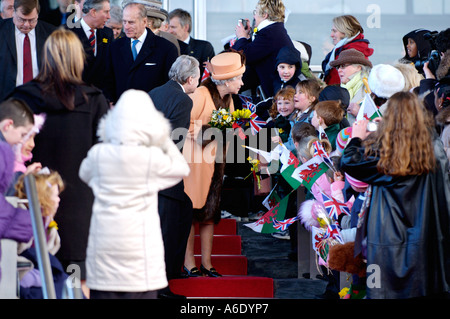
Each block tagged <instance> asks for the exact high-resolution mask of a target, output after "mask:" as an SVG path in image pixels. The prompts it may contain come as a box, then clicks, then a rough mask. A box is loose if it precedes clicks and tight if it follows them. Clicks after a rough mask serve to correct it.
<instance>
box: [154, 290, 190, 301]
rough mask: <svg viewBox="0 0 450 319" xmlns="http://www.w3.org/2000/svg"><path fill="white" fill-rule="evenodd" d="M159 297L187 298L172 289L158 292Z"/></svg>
mask: <svg viewBox="0 0 450 319" xmlns="http://www.w3.org/2000/svg"><path fill="white" fill-rule="evenodd" d="M158 299H186V296H183V295H177V294H174V293H173V292H171V291H167V292H161V293H158Z"/></svg>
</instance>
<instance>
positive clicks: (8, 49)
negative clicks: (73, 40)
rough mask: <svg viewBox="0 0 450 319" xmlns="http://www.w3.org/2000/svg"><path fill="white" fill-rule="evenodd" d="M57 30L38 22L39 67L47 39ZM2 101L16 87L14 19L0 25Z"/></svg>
mask: <svg viewBox="0 0 450 319" xmlns="http://www.w3.org/2000/svg"><path fill="white" fill-rule="evenodd" d="M55 29H56V27H55V26H53V25H51V24H49V23H46V22H44V21H38V23H37V24H36V27H35V32H36V50H37V61H38V66H39V67H40V66H41V53H42V48H43V47H44V43H45V40H46V39H47V37H48V36H49V35H50V33H52V32H53V31H54V30H55ZM0 34H1V35H2V37H3V39H2V41H0V101H3V100H4V99H5V98H6V97H7V96H8V95H9V94H10V93H11V92H12V91H13V90H14V88H15V87H16V77H17V52H16V36H15V26H14V23H13V21H12V18H10V19H6V20H3V21H2V23H1V24H0Z"/></svg>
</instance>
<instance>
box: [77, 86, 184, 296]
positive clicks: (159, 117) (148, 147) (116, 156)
mask: <svg viewBox="0 0 450 319" xmlns="http://www.w3.org/2000/svg"><path fill="white" fill-rule="evenodd" d="M170 132H171V127H170V123H169V121H168V120H167V119H166V118H165V117H164V115H163V114H162V113H160V112H159V111H157V110H156V108H155V106H154V105H153V102H152V100H151V99H150V97H149V95H148V94H147V93H146V92H142V91H138V90H128V91H126V92H125V93H123V94H122V96H121V97H120V99H119V101H118V102H117V104H116V105H115V107H114V108H113V109H112V110H110V111H109V113H108V114H107V115H106V117H104V118H103V120H102V121H101V123H100V126H99V131H98V135H99V137H100V140H101V141H102V143H99V144H96V145H95V146H93V147H92V148H91V149H90V150H89V152H88V154H87V157H86V158H85V159H84V160H83V161H82V163H81V166H80V170H79V175H80V178H81V180H83V181H84V182H85V183H86V184H88V185H89V186H90V187H91V188H92V191H93V193H94V196H95V201H94V206H93V210H92V219H91V227H90V231H89V239H88V246H87V252H86V253H87V257H86V270H87V277H86V279H87V281H86V284H87V286H88V287H89V289H90V298H91V299H115V298H122V299H125V298H126V299H134V298H142V299H156V297H157V292H158V290H160V289H162V288H165V287H167V286H168V282H167V277H166V270H165V261H164V244H163V238H162V233H161V226H160V218H159V214H158V192H159V191H160V190H163V189H166V188H169V187H171V186H173V185H176V184H178V183H179V182H180V181H181V180H182V178H183V177H184V176H187V175H188V174H189V166H188V164H187V163H186V160H185V159H184V157H183V155H182V154H181V153H180V151H179V150H178V148H177V147H176V146H175V144H174V143H173V141H172V139H171V137H170Z"/></svg>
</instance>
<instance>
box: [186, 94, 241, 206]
mask: <svg viewBox="0 0 450 319" xmlns="http://www.w3.org/2000/svg"><path fill="white" fill-rule="evenodd" d="M190 97H191V98H192V100H193V102H194V103H193V107H192V111H191V122H190V125H189V131H188V134H187V136H186V142H185V144H184V147H183V155H184V158H185V159H186V161H187V162H188V164H189V168H190V174H189V176H187V177H185V178H184V191H185V192H186V194H187V195H188V196H189V198H190V199H191V201H192V204H193V207H194V208H195V209H201V208H203V207H204V206H205V203H206V198H207V196H208V192H209V188H210V185H211V178H212V176H213V174H214V163H215V161H214V159H215V155H216V148H217V142H211V143H209V144H208V145H207V146H204V147H202V146H201V145H200V144H199V143H197V138H198V134H201V133H202V130H201V128H202V126H203V125H207V124H208V123H209V121H210V119H211V114H212V112H213V110H215V109H216V107H215V105H214V102H213V100H212V97H211V94H210V93H209V91H208V89H207V88H206V87H203V86H201V87H198V88H197V89H196V90H195V92H194V93H192V94H191V95H190ZM233 111H234V105H233V104H231V105H230V112H233Z"/></svg>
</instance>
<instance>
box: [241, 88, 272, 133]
mask: <svg viewBox="0 0 450 319" xmlns="http://www.w3.org/2000/svg"><path fill="white" fill-rule="evenodd" d="M239 98H240V99H241V101H242V107H243V108H245V109H249V110H250V111H251V112H252V115H250V127H251V128H252V134H253V135H256V134H258V133H259V131H260V130H261V129H262V128H263V127H265V126H266V124H267V123H266V121H264V120H262V119H261V118H260V117H259V116H258V115H257V114H256V105H255V104H253V102H252V99H251V98H250V97H248V96H245V95H239Z"/></svg>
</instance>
